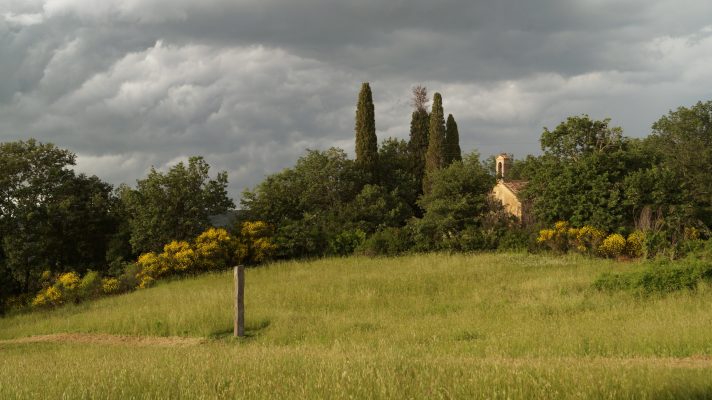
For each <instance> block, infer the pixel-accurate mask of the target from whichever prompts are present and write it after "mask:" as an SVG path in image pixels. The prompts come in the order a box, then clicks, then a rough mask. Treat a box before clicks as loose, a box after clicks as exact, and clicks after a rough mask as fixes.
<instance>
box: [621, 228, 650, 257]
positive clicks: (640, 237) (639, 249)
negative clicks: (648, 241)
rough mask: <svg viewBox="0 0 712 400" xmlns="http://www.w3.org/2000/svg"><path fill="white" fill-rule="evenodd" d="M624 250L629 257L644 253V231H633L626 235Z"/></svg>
mask: <svg viewBox="0 0 712 400" xmlns="http://www.w3.org/2000/svg"><path fill="white" fill-rule="evenodd" d="M625 252H626V253H627V254H628V255H629V256H631V257H636V258H640V257H643V256H644V255H645V233H643V232H642V231H635V232H633V233H631V234H630V235H628V238H627V239H626V241H625Z"/></svg>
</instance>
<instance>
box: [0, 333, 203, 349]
mask: <svg viewBox="0 0 712 400" xmlns="http://www.w3.org/2000/svg"><path fill="white" fill-rule="evenodd" d="M205 342H206V339H203V338H193V337H180V336H171V337H161V336H127V335H110V334H106V333H56V334H52V335H37V336H30V337H24V338H19V339H9V340H0V345H3V344H20V343H90V344H105V345H127V346H162V347H176V346H195V345H198V344H201V343H205Z"/></svg>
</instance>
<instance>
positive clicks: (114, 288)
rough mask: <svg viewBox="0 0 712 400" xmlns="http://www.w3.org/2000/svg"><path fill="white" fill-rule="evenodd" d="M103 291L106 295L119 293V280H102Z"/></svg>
mask: <svg viewBox="0 0 712 400" xmlns="http://www.w3.org/2000/svg"><path fill="white" fill-rule="evenodd" d="M101 290H102V291H103V292H104V293H105V294H114V293H118V292H119V280H118V279H116V278H104V279H102V280H101Z"/></svg>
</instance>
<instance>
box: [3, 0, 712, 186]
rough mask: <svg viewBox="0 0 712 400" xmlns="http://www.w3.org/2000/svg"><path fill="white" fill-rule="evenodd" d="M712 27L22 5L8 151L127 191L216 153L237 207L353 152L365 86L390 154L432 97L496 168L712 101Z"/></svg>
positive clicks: (702, 12) (666, 11)
mask: <svg viewBox="0 0 712 400" xmlns="http://www.w3.org/2000/svg"><path fill="white" fill-rule="evenodd" d="M709 15H712V3H709V2H706V1H703V0H700V1H693V0H689V1H672V0H668V1H659V2H649V1H643V0H630V1H613V0H577V1H569V0H530V1H514V0H504V1H496V2H493V1H465V0H447V1H442V2H432V1H425V0H415V1H404V0H394V1H388V2H383V1H376V0H364V1H358V2H353V1H352V2H347V1H332V0H300V1H285V0H239V1H232V0H231V1H228V0H206V1H203V2H200V3H198V2H194V1H189V0H150V1H149V0H146V1H123V2H121V1H104V2H96V1H94V0H45V1H40V0H33V1H19V0H8V1H7V2H4V3H3V4H0V74H1V75H0V140H3V141H4V140H14V139H19V138H25V137H27V136H34V137H37V138H39V139H41V140H46V141H52V142H55V143H57V144H59V145H61V146H64V147H67V148H70V149H71V150H73V151H75V152H77V153H78V154H79V165H78V168H79V169H80V170H82V171H87V172H90V173H96V174H98V175H99V176H100V177H102V178H104V179H107V180H110V181H111V182H113V183H119V182H127V183H133V181H134V180H135V179H137V178H140V177H142V176H143V175H144V174H145V172H146V171H147V170H148V168H149V167H150V166H151V165H154V166H156V167H158V168H166V167H167V166H168V165H169V164H170V163H173V162H177V160H181V159H185V158H186V157H187V156H190V155H193V154H200V155H204V156H205V157H206V158H207V159H208V161H209V162H210V163H211V165H213V167H214V168H215V169H218V170H220V169H225V170H227V171H228V172H229V174H230V181H231V194H232V195H233V196H235V197H238V196H239V193H240V191H241V190H242V188H244V187H246V186H252V185H254V184H256V183H257V182H259V181H260V180H261V179H262V177H263V176H264V175H265V174H267V173H272V172H275V171H278V170H280V169H282V168H284V167H287V166H290V165H292V164H293V163H294V161H295V160H296V158H297V157H298V156H299V155H301V154H302V153H303V151H304V149H305V148H307V147H308V148H327V147H329V146H334V145H336V146H340V147H344V148H346V149H347V150H348V151H352V149H353V143H352V136H353V113H354V106H355V102H356V96H357V91H358V88H359V84H360V82H361V81H370V82H371V86H372V88H373V90H374V100H375V104H376V117H377V121H376V125H377V129H378V134H379V137H380V138H381V139H383V138H384V137H386V136H395V137H400V138H404V139H405V138H407V136H408V124H409V117H410V110H409V105H408V98H409V88H410V86H411V85H413V84H415V83H425V84H426V85H427V86H428V88H429V89H430V90H431V92H432V91H440V92H441V93H442V94H443V96H444V104H445V108H446V110H445V111H446V113H450V112H452V113H453V114H454V115H455V117H456V119H457V120H458V123H459V127H460V134H461V141H462V147H463V149H465V150H469V149H473V148H478V149H479V150H480V151H481V152H482V153H483V155H487V154H491V153H495V152H499V151H510V152H515V153H516V155H518V156H521V155H524V154H526V153H530V152H536V151H538V144H537V142H538V137H539V134H540V132H541V128H542V127H543V126H549V127H552V126H554V125H555V124H557V123H558V122H559V121H561V120H562V119H564V118H565V117H566V116H568V115H571V114H580V113H589V114H591V115H592V116H593V117H596V118H604V117H609V116H610V117H612V118H613V121H612V123H613V124H616V125H622V126H623V127H624V128H625V129H626V133H628V134H632V135H635V136H639V135H643V134H646V133H647V132H648V130H649V126H650V124H651V123H652V122H653V121H654V120H655V119H657V118H658V117H659V116H660V115H662V114H664V113H665V112H667V110H669V109H671V108H675V107H677V106H680V105H685V104H691V103H694V102H695V101H697V100H700V99H705V98H706V97H709V95H710V92H709V90H707V91H705V89H704V88H705V87H710V84H712V74H711V73H710V72H708V71H709V65H710V63H711V62H712V58H711V57H710V56H708V54H712V38H711V35H712V27H710V22H709V18H708V16H709Z"/></svg>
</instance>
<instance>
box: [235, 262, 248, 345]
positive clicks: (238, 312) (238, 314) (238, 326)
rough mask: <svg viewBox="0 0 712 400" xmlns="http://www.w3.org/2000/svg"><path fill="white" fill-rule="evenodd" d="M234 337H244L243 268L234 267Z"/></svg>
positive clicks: (240, 266) (239, 266)
mask: <svg viewBox="0 0 712 400" xmlns="http://www.w3.org/2000/svg"><path fill="white" fill-rule="evenodd" d="M234 275H235V327H234V332H233V333H234V335H235V337H243V336H245V267H244V266H242V265H238V266H237V267H235V272H234Z"/></svg>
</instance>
